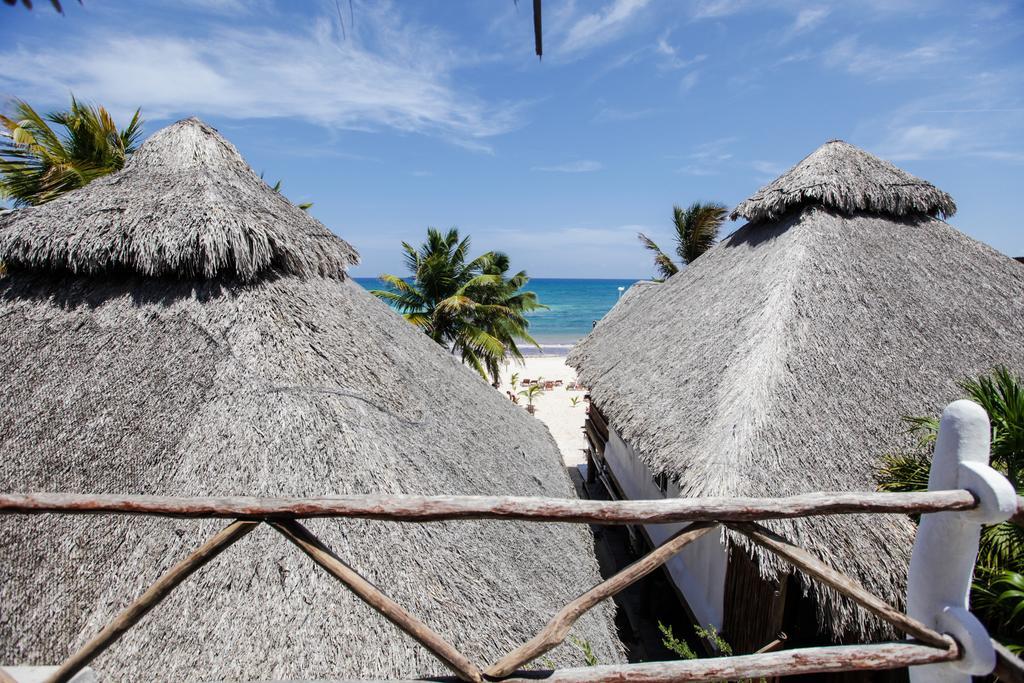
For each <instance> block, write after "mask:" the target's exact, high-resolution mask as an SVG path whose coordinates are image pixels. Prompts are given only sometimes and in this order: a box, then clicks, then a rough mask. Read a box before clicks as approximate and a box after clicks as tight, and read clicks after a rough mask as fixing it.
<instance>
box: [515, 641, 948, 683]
mask: <svg viewBox="0 0 1024 683" xmlns="http://www.w3.org/2000/svg"><path fill="white" fill-rule="evenodd" d="M958 656H959V652H958V651H957V649H956V646H955V645H954V646H953V649H952V650H945V649H938V648H934V647H929V646H927V645H922V644H919V643H882V644H877V645H839V646H834V647H810V648H803V649H797V650H782V651H781V652H769V653H766V654H759V655H740V656H737V657H715V658H709V659H690V660H683V661H674V662H649V663H644V664H626V665H620V666H590V667H586V668H578V669H562V670H559V671H552V672H551V673H550V675H543V674H542V675H540V676H534V675H532V672H523V674H522V675H521V676H519V677H517V678H513V679H507V681H506V683H527V681H533V682H534V683H536V680H537V678H541V679H542V680H544V681H546V683H596V682H597V681H615V682H616V683H673V682H680V681H688V682H691V683H696V682H697V681H734V680H746V679H753V680H755V681H756V680H759V679H761V678H769V679H770V678H772V677H774V676H795V675H800V674H813V673H836V672H840V671H879V670H884V669H901V668H903V667H905V666H914V665H918V664H931V663H933V662H944V661H949V660H952V659H956V658H957V657H958Z"/></svg>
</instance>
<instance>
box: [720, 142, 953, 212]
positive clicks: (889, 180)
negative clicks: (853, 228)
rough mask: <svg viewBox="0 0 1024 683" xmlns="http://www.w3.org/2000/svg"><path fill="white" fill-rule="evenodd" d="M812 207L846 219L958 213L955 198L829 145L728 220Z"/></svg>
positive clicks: (846, 147) (857, 152) (855, 151)
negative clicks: (868, 215)
mask: <svg viewBox="0 0 1024 683" xmlns="http://www.w3.org/2000/svg"><path fill="white" fill-rule="evenodd" d="M810 204H813V205H819V206H827V207H829V208H831V209H835V210H836V211H838V212H840V213H844V214H852V213H853V212H855V211H865V212H870V213H878V214H885V215H888V216H916V215H922V214H923V215H926V216H932V217H935V216H942V217H944V218H948V217H949V216H952V215H953V214H954V213H956V204H955V203H954V202H953V198H952V197H950V196H949V195H948V194H946V193H945V192H943V191H942V190H940V189H938V188H937V187H935V186H934V185H932V184H931V183H929V182H927V181H925V180H921V179H920V178H915V177H914V176H912V175H910V174H909V173H907V172H906V171H904V170H902V169H899V168H896V167H895V166H893V165H892V164H890V163H889V162H888V161H884V160H882V159H879V158H878V157H876V156H874V155H872V154H868V153H867V152H865V151H864V150H862V149H859V148H857V147H854V146H853V145H851V144H848V143H846V142H843V141H842V140H832V141H830V142H827V143H825V144H824V145H822V146H821V147H819V148H818V149H816V150H814V152H812V153H811V154H810V155H808V156H807V157H806V158H804V159H803V161H801V162H800V163H798V164H797V165H796V166H794V167H793V168H791V169H789V170H788V171H786V172H785V173H784V174H782V175H781V176H779V177H778V178H776V179H775V180H774V181H772V182H771V183H769V184H768V185H766V186H765V187H762V188H761V189H760V190H758V191H757V193H756V194H754V196H752V197H750V198H749V199H747V200H746V201H744V202H741V203H740V205H739V206H737V207H736V208H735V209H734V210H733V212H732V214H730V218H731V219H732V220H736V219H737V218H746V219H747V220H748V221H750V222H751V223H757V222H758V221H770V220H775V219H777V218H779V217H781V216H782V215H783V214H785V213H786V212H787V211H790V210H792V209H794V208H796V207H798V206H805V205H810Z"/></svg>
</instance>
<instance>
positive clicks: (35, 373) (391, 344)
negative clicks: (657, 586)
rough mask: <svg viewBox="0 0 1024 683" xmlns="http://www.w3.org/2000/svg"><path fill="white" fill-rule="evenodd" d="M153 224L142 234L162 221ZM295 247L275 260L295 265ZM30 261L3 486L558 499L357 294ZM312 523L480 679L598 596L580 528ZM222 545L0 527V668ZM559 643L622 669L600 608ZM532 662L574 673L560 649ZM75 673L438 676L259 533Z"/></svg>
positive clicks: (141, 526) (356, 604)
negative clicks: (465, 658) (200, 551)
mask: <svg viewBox="0 0 1024 683" xmlns="http://www.w3.org/2000/svg"><path fill="white" fill-rule="evenodd" d="M174 130H177V131H185V136H186V137H190V136H191V135H192V134H193V133H194V132H195V131H201V132H203V134H207V133H206V131H209V130H210V129H209V128H207V127H205V126H202V125H201V124H198V123H186V124H184V125H182V124H178V125H177V126H176V127H173V128H172V129H171V131H174ZM158 135H168V131H164V132H163V133H160V134H158ZM213 135H215V134H213ZM214 143H215V144H217V145H219V144H220V142H219V141H218V140H214ZM152 149H153V148H152V147H151V148H150V150H152ZM168 190H169V191H171V192H173V191H174V189H173V188H170V187H169V188H168ZM88 191H89V188H85V189H83V190H81V191H80V192H88ZM68 204H69V205H73V202H71V201H69V203H68ZM17 213H19V214H21V213H24V212H22V211H19V212H17ZM173 215H174V214H171V215H170V216H168V219H171V218H173ZM219 215H221V217H224V214H219ZM284 215H286V216H288V217H289V220H294V221H295V223H296V225H293V224H291V223H287V224H275V225H274V226H272V227H273V230H274V232H275V234H278V235H281V236H283V237H284V238H286V239H288V238H289V237H290V236H291V235H292V231H293V229H294V231H295V232H297V233H298V234H300V235H302V234H306V233H304V232H303V231H305V230H307V228H308V226H309V225H310V223H309V220H308V219H307V218H305V216H304V215H303V214H301V213H294V212H290V211H287V212H286V213H285V214H284ZM32 220H34V219H32ZM89 225H94V226H95V224H92V223H90V224H89ZM147 225H149V226H150V227H151V228H152V229H153V230H159V229H160V220H159V217H158V216H154V217H153V218H152V219H150V220H149V221H148V222H147ZM95 229H97V230H99V228H98V227H97V228H95ZM213 229H214V230H216V227H214V228H213ZM4 230H16V231H20V230H21V226H20V225H19V224H17V223H15V224H14V225H9V226H8V227H6V228H0V231H4ZM83 237H84V238H85V241H88V239H90V238H91V233H89V232H86V233H85V234H84V235H83ZM96 238H97V239H99V240H100V241H105V240H106V239H107V237H106V233H101V234H99V235H98V236H97V237H96ZM126 239H127V237H126ZM294 244H296V245H300V246H301V245H302V244H309V243H306V242H302V241H296V242H295V243H294ZM77 248H79V249H86V250H87V249H88V245H80V246H79V247H77ZM296 248H297V249H298V248H299V247H296ZM312 249H313V253H312V254H307V253H305V252H302V251H301V249H300V250H299V251H295V252H293V254H294V255H295V258H296V259H297V260H298V261H299V262H302V263H314V262H316V258H317V254H319V251H318V250H317V249H316V248H315V247H313V248H312ZM339 253H340V252H339ZM33 265H36V266H37V267H32V266H33ZM39 266H41V267H39ZM48 266H49V263H48V262H45V261H43V262H39V263H38V264H33V263H29V264H27V265H26V264H22V266H21V267H18V268H15V269H12V270H11V272H10V273H9V274H8V275H7V276H6V277H3V278H0V320H2V325H0V346H2V347H3V349H4V353H3V354H2V355H0V377H2V378H3V396H4V400H3V402H2V403H0V452H2V453H3V458H0V490H4V491H64V492H79V493H123V494H174V495H186V496H188V495H197V496H198V495H243V494H244V495H263V496H273V495H283V496H323V495H332V494H349V493H385V494H399V493H410V494H513V495H525V496H559V497H566V496H572V495H573V492H572V486H571V484H570V482H569V480H568V477H567V475H566V473H565V470H564V468H563V466H562V463H561V458H560V455H559V452H558V449H557V447H556V445H555V443H554V441H553V439H552V438H551V435H550V434H549V433H548V431H547V429H546V428H545V427H544V425H543V424H542V423H541V422H539V421H538V420H536V419H534V418H532V417H530V416H529V415H528V414H527V413H526V412H525V411H524V410H522V409H521V408H518V407H516V406H513V405H512V404H511V403H510V402H509V401H508V400H507V399H505V398H504V397H503V396H502V395H501V394H499V393H498V392H496V391H494V390H493V389H492V388H491V387H489V386H488V385H486V384H485V383H484V382H482V381H481V380H480V379H479V377H478V376H476V375H475V373H472V372H471V371H469V370H468V369H466V368H464V367H463V366H462V365H461V364H460V363H459V362H458V361H457V360H456V359H454V358H453V357H452V356H451V354H449V353H446V352H445V351H444V350H443V349H442V348H441V347H439V346H438V345H436V344H434V343H433V342H431V341H430V340H429V339H428V338H427V337H426V336H425V335H423V334H422V333H421V332H419V331H418V330H416V329H415V328H414V327H413V326H411V325H409V324H408V323H407V322H405V321H404V320H402V319H401V318H400V317H399V316H397V315H396V314H394V313H393V312H392V311H391V310H390V309H389V308H388V307H387V306H386V305H384V304H383V303H381V302H379V301H378V300H376V299H375V298H373V297H372V296H370V295H369V294H368V293H367V292H365V291H364V290H363V289H362V288H361V287H360V286H359V285H358V284H356V283H355V282H353V281H352V280H351V279H350V278H344V279H338V278H336V277H324V276H321V275H318V274H317V273H316V272H312V273H308V274H307V275H306V276H305V277H298V276H297V275H294V274H290V272H289V271H288V270H287V269H277V270H274V271H273V272H269V271H268V272H266V273H265V274H264V275H263V276H262V277H258V278H257V279H256V281H254V282H248V283H243V282H240V281H239V280H238V279H237V278H232V277H218V278H197V279H186V278H183V277H178V278H177V279H172V278H151V277H145V276H142V275H138V274H131V273H128V274H124V273H117V274H116V275H106V274H99V275H82V274H73V273H69V272H67V271H66V270H64V269H61V268H58V269H56V270H52V269H50V268H49V267H48ZM452 397H458V398H459V400H458V401H453V400H452ZM308 525H309V527H310V528H311V530H312V531H313V532H314V533H316V534H318V535H319V536H320V537H321V538H322V539H323V540H324V541H325V543H327V544H328V545H329V546H331V547H332V548H333V549H334V550H335V551H336V552H337V553H338V554H339V555H340V556H341V557H342V558H343V559H345V561H347V562H349V563H350V564H351V565H352V566H353V567H355V568H356V569H357V570H358V571H360V572H362V573H363V574H364V575H365V576H366V577H368V578H369V579H370V580H371V581H373V582H374V583H375V584H376V585H378V586H379V587H380V588H381V589H382V590H383V591H385V592H386V593H388V594H389V595H391V596H392V597H394V598H395V599H396V600H397V601H398V602H399V603H401V604H402V605H404V606H405V607H406V608H408V609H409V610H410V611H412V612H413V613H414V614H416V615H418V616H419V617H421V618H422V619H423V620H424V621H425V622H426V623H427V624H428V625H430V626H431V627H433V628H435V629H437V630H438V631H439V632H440V633H441V634H442V635H444V636H445V637H446V638H448V639H449V640H450V642H452V643H453V644H455V645H456V646H457V647H458V648H460V649H462V650H463V651H464V652H466V653H467V654H468V655H469V656H471V657H472V658H474V659H475V660H476V661H478V662H481V663H483V662H489V661H494V660H495V659H496V658H497V657H498V656H499V655H500V654H503V653H504V652H506V651H508V650H509V649H512V648H514V647H515V646H518V645H520V644H521V643H522V642H524V641H526V640H527V639H528V638H529V637H531V636H532V635H533V634H534V633H535V632H536V631H537V630H539V629H540V628H541V627H542V626H543V625H544V623H545V622H546V621H547V619H548V618H550V617H551V616H552V615H553V614H554V612H555V611H556V610H557V609H558V608H560V607H561V606H562V605H563V604H565V603H566V602H568V601H570V600H571V599H572V598H574V597H575V596H576V595H577V594H578V593H579V592H580V590H581V589H582V588H583V587H586V586H589V585H591V584H593V583H596V582H598V581H599V580H600V577H599V574H598V569H597V563H596V560H595V559H594V554H593V537H592V535H591V533H590V530H589V529H588V528H587V527H586V526H581V525H564V524H526V523H519V522H471V521H459V522H444V523H440V522H439V523H428V524H397V523H388V522H377V521H368V520H364V521H341V520H335V521H331V520H313V521H310V522H309V523H308ZM222 526H223V522H209V521H198V520H167V519H154V518H142V517H134V518H128V517H123V516H122V517H115V516H99V517H88V516H86V517H83V516H56V515H42V516H33V517H11V516H4V517H0V549H2V551H3V555H4V560H3V561H2V562H0V604H2V605H3V606H4V609H3V610H2V611H0V662H2V663H4V664H15V663H16V664H53V663H55V662H56V661H58V660H60V659H62V658H63V657H65V656H67V655H68V654H69V653H70V652H72V651H73V650H74V649H75V648H76V647H78V646H81V645H82V644H83V643H84V642H85V641H86V640H87V639H88V638H89V637H91V636H92V635H93V634H95V633H96V632H97V631H98V630H99V629H100V628H102V627H103V626H104V625H105V624H106V623H108V622H109V621H110V619H112V618H113V617H114V616H115V615H116V614H117V613H118V611H119V610H120V609H122V608H123V607H124V606H125V605H126V604H127V603H128V602H129V601H130V600H131V599H133V598H134V597H136V596H137V595H139V594H140V593H141V591H142V590H143V589H144V588H145V587H146V586H148V585H149V584H150V583H152V582H153V581H154V580H155V579H156V578H157V577H158V576H159V575H160V574H161V572H163V571H165V570H166V569H167V568H168V567H169V566H171V565H172V564H173V563H175V562H176V561H178V560H180V559H181V558H182V557H184V556H186V555H187V554H188V553H189V552H190V551H191V550H193V549H194V548H195V547H196V546H198V545H199V544H200V543H201V542H203V541H204V540H205V539H206V538H208V537H209V536H210V535H212V534H213V533H214V531H215V530H216V529H218V528H220V527H222ZM576 637H578V638H581V639H583V640H586V641H587V642H589V643H590V644H591V645H592V647H593V648H594V650H595V652H596V653H597V656H598V657H600V658H601V660H602V661H607V662H615V661H622V659H623V651H622V645H621V644H620V642H619V641H618V638H617V636H616V635H615V629H614V625H613V623H612V607H611V606H610V605H606V606H605V608H604V609H600V610H597V611H595V612H594V613H593V614H589V615H587V616H585V617H584V619H583V620H581V622H580V623H579V625H578V627H577V628H576ZM551 658H552V660H553V661H554V662H556V663H558V664H560V665H569V664H582V663H583V657H582V655H581V654H580V652H579V650H578V649H577V648H574V647H572V646H571V645H566V646H563V647H561V648H559V649H557V650H555V651H553V652H552V654H551ZM92 666H93V667H94V668H95V669H96V670H97V671H99V672H101V673H102V674H103V680H104V681H126V682H133V683H134V682H136V681H185V680H266V679H296V680H300V679H316V678H332V677H341V678H406V677H412V676H415V675H420V674H426V673H444V669H443V667H442V666H441V665H440V664H438V663H437V662H436V661H435V660H434V659H433V658H432V657H431V656H430V655H428V654H427V653H426V651H425V650H423V648H421V647H420V646H419V645H417V644H416V643H415V642H413V641H412V640H411V639H410V638H408V637H407V636H405V635H404V634H402V633H401V632H399V631H398V630H397V629H396V628H394V627H393V626H391V625H390V624H389V623H388V622H386V621H385V620H384V619H383V618H382V617H380V616H378V615H377V614H376V613H375V612H373V611H372V610H371V609H370V608H368V607H367V606H366V605H364V604H363V603H362V602H360V601H359V600H358V599H356V598H355V597H353V596H352V595H351V594H350V593H349V592H348V591H346V590H345V589H344V587H343V586H341V585H340V584H339V583H338V582H337V581H335V580H334V579H333V578H332V577H330V576H328V575H327V574H326V573H325V572H323V571H322V570H321V569H319V568H318V567H316V566H315V565H313V564H312V563H311V562H310V561H309V559H308V558H307V557H305V556H304V555H302V554H301V553H300V552H298V551H297V550H296V549H295V548H294V547H293V546H292V545H291V544H290V543H288V542H287V541H286V540H285V539H284V538H283V537H281V536H279V535H278V534H275V533H273V532H272V531H271V530H270V529H269V528H263V529H258V530H257V531H255V532H254V533H253V534H250V535H249V536H247V537H246V538H245V539H243V540H242V541H240V542H239V543H238V544H236V545H235V546H233V547H231V548H230V549H228V550H227V551H226V552H225V553H224V554H223V555H221V556H220V557H219V558H217V559H216V560H214V561H213V562H212V563H211V564H210V565H208V566H207V567H205V568H204V569H202V570H201V571H200V572H199V573H197V574H196V575H194V576H192V577H191V578H189V579H188V580H187V581H186V582H185V583H184V584H182V585H181V586H180V587H179V588H178V589H177V590H176V591H175V592H174V593H173V594H172V595H171V596H170V597H169V598H167V599H166V600H165V601H164V602H163V603H161V604H160V605H159V606H158V607H157V608H156V609H155V610H154V611H153V612H151V613H150V614H149V615H148V616H147V617H146V618H145V619H144V620H143V621H142V622H141V623H140V624H139V625H138V626H137V627H136V628H135V629H133V630H131V631H129V632H128V633H127V634H126V635H125V636H124V637H123V638H122V639H121V640H120V641H118V642H117V643H116V644H115V645H114V646H113V647H112V648H111V649H110V650H108V651H107V652H106V653H105V654H104V655H102V656H101V657H100V658H99V659H97V660H96V661H95V662H94V663H93V664H92Z"/></svg>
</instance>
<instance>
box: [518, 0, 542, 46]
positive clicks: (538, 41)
mask: <svg viewBox="0 0 1024 683" xmlns="http://www.w3.org/2000/svg"><path fill="white" fill-rule="evenodd" d="M512 2H514V3H515V5H516V7H519V0H512ZM540 3H541V0H533V44H534V49H535V50H536V52H537V57H543V56H544V40H543V32H542V31H541V21H540V15H541V12H540Z"/></svg>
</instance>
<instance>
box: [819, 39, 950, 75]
mask: <svg viewBox="0 0 1024 683" xmlns="http://www.w3.org/2000/svg"><path fill="white" fill-rule="evenodd" d="M964 43H965V41H964V40H962V39H961V40H953V39H936V40H933V41H932V42H929V43H923V44H921V45H918V46H917V47H915V48H912V49H910V50H902V51H897V50H887V49H884V48H881V47H878V46H876V45H863V44H861V42H860V40H859V39H858V38H857V36H850V37H849V38H844V39H842V40H840V41H839V42H838V43H836V44H835V45H833V46H832V48H831V49H829V50H828V51H827V52H826V53H825V65H826V66H830V67H835V68H840V69H845V70H846V71H848V72H849V73H851V74H855V75H859V76H867V77H869V78H871V79H873V80H882V79H886V78H895V77H900V76H911V75H916V74H919V73H920V72H921V71H922V70H924V69H927V68H929V67H934V66H936V65H939V64H942V63H946V62H951V61H953V60H954V59H955V58H956V57H957V53H958V51H960V50H962V49H963V47H964Z"/></svg>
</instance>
